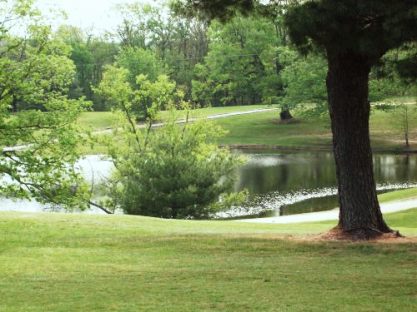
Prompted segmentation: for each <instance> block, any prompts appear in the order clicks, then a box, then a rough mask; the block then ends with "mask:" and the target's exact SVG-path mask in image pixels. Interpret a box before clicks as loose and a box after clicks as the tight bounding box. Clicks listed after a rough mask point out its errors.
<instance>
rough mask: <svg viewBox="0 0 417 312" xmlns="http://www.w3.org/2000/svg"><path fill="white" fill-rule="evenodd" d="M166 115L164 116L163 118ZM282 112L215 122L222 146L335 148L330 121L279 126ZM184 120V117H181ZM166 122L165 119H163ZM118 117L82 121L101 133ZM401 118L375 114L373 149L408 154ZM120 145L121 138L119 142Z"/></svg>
mask: <svg viewBox="0 0 417 312" xmlns="http://www.w3.org/2000/svg"><path fill="white" fill-rule="evenodd" d="M265 107H266V106H262V105H251V106H235V107H214V108H204V109H199V110H196V111H195V112H194V113H193V114H194V116H198V117H207V116H210V115H215V114H222V113H224V114H225V113H230V112H236V111H247V110H252V109H258V108H265ZM164 114H165V115H166V112H164V113H163V114H162V115H163V116H162V117H163V118H165V117H164ZM278 115H279V114H278V111H273V112H265V113H256V114H248V115H241V116H231V117H227V118H221V119H217V120H215V121H214V122H216V123H218V124H220V125H221V126H222V127H223V128H224V129H225V130H227V134H226V136H224V137H222V138H221V139H220V140H219V143H220V144H228V145H270V146H281V147H301V148H313V149H315V148H327V149H330V148H331V142H332V135H331V129H330V120H329V118H328V117H317V116H310V117H303V116H301V117H300V116H298V117H297V115H296V117H297V121H296V122H294V123H288V124H281V123H279V122H278V119H279V116H278ZM180 117H181V115H180ZM163 118H162V119H163ZM114 119H115V116H114V115H112V114H111V113H85V114H84V115H82V117H81V118H80V120H79V123H80V124H81V125H83V126H89V127H91V128H92V129H94V130H100V129H104V128H107V127H111V126H112V120H114ZM397 119H398V116H397V117H395V116H393V115H392V114H390V113H386V112H383V111H378V110H374V111H373V112H372V114H371V120H370V130H371V141H372V146H373V147H374V148H375V149H376V150H384V151H401V150H404V142H403V133H402V130H401V126H400V124H398V122H397V121H398V120H397ZM409 127H410V136H409V138H410V144H411V148H414V149H415V148H417V123H415V122H411V123H410V125H409ZM116 139H117V140H119V141H120V138H116ZM83 149H85V150H83V152H84V153H86V154H88V153H105V152H106V148H105V147H104V146H100V145H99V144H98V145H96V147H95V148H94V149H93V150H91V149H90V148H87V149H86V148H85V147H83Z"/></svg>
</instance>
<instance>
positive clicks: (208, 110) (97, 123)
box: [78, 105, 273, 131]
mask: <svg viewBox="0 0 417 312" xmlns="http://www.w3.org/2000/svg"><path fill="white" fill-rule="evenodd" d="M263 108H273V106H268V105H245V106H225V107H205V108H199V109H195V110H192V111H191V114H190V117H191V118H205V117H208V116H213V115H222V114H229V113H235V112H247V111H251V110H256V109H263ZM168 115H169V112H168V111H163V112H160V114H159V117H160V119H161V120H162V121H163V120H166V119H167V118H168ZM185 117H186V113H185V112H182V111H178V118H179V119H181V118H185ZM117 118H118V117H117V115H116V114H115V113H112V112H86V113H82V114H81V116H80V118H79V119H78V124H79V125H81V126H83V127H87V128H91V129H92V130H95V131H100V130H104V129H108V128H112V127H114V125H115V123H116V122H117Z"/></svg>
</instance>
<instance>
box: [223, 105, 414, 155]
mask: <svg viewBox="0 0 417 312" xmlns="http://www.w3.org/2000/svg"><path fill="white" fill-rule="evenodd" d="M296 117H297V116H296ZM393 118H394V117H393V116H392V114H389V113H385V112H383V111H379V110H373V111H372V114H371V119H370V130H371V141H372V145H373V147H374V148H375V149H382V150H401V149H402V148H403V147H404V142H403V133H402V130H401V128H400V127H399V126H398V125H395V123H394V122H393ZM216 122H217V123H219V124H220V125H222V126H223V127H224V128H225V129H226V130H227V131H228V134H227V135H226V136H225V137H223V138H222V139H221V141H220V143H222V144H243V145H245V144H261V145H263V144H265V145H277V146H285V147H294V146H298V147H329V148H330V146H331V142H332V139H331V138H332V136H331V129H330V120H329V118H328V117H326V116H325V117H299V118H298V122H295V123H289V124H281V123H279V122H278V113H271V112H268V113H259V114H254V115H242V116H234V117H230V118H225V119H219V120H217V121H216ZM409 127H410V144H411V147H414V148H415V147H417V124H416V123H410V124H409Z"/></svg>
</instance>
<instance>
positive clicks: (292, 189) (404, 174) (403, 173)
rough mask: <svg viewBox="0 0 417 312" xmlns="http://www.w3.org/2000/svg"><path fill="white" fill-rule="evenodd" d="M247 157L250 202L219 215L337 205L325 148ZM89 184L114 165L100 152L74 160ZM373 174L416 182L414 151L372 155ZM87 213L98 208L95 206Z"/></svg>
mask: <svg viewBox="0 0 417 312" xmlns="http://www.w3.org/2000/svg"><path fill="white" fill-rule="evenodd" d="M247 156H248V162H247V164H246V165H245V166H243V167H242V168H241V169H240V170H239V178H238V181H237V183H236V190H243V189H247V190H249V193H250V195H251V199H250V202H249V203H248V204H247V205H245V206H244V207H235V209H233V210H232V211H228V212H226V213H222V214H219V215H218V216H219V217H233V216H244V215H265V213H266V212H272V213H275V214H281V215H282V214H294V213H302V212H310V211H318V210H327V209H332V208H334V207H336V206H337V200H336V197H335V196H334V195H336V170H335V165H334V159H333V155H332V154H331V153H326V152H308V153H306V152H303V153H277V152H263V153H261V152H259V151H257V152H256V153H254V152H252V153H247ZM78 166H79V168H80V170H81V171H82V172H83V174H84V176H85V178H86V179H87V180H88V181H90V182H92V183H99V182H102V181H104V180H105V179H106V178H107V177H108V176H109V175H110V173H111V170H112V168H113V164H112V162H111V161H109V160H108V159H107V160H106V159H103V158H102V157H101V156H88V157H85V158H84V159H83V160H81V161H80V162H79V163H78ZM374 171H375V178H376V181H377V183H378V187H379V189H380V190H386V189H394V188H406V187H409V186H414V185H415V184H416V183H417V157H416V156H415V155H389V154H376V155H374ZM54 209H55V207H48V206H44V205H40V204H38V203H36V202H33V201H18V202H13V201H10V200H0V210H17V211H44V210H54ZM88 213H100V210H97V209H94V210H90V211H88Z"/></svg>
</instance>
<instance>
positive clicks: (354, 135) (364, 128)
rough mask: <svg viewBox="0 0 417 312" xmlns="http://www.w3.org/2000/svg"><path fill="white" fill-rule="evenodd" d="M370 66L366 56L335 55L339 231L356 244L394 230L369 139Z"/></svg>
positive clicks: (330, 85)
mask: <svg viewBox="0 0 417 312" xmlns="http://www.w3.org/2000/svg"><path fill="white" fill-rule="evenodd" d="M370 70H371V65H370V62H368V61H367V60H366V59H364V58H363V57H361V56H352V55H351V54H349V55H340V54H336V55H333V56H332V55H329V72H328V76H327V90H328V96H329V111H330V118H331V124H332V132H333V150H334V157H335V160H336V174H337V180H338V196H339V204H340V217H339V229H340V230H342V231H343V233H346V234H347V235H349V236H351V237H352V238H353V239H370V238H374V237H377V236H379V235H381V234H382V233H389V232H392V230H391V229H390V228H389V227H388V226H387V225H386V223H385V222H384V220H383V217H382V214H381V209H380V206H379V203H378V198H377V193H376V184H375V180H374V174H373V163H372V150H371V144H370V138H369V114H370V103H369V101H368V82H369V72H370Z"/></svg>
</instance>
